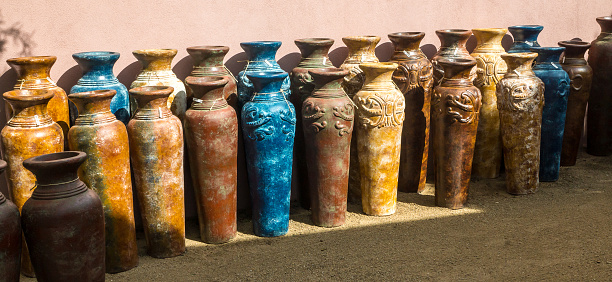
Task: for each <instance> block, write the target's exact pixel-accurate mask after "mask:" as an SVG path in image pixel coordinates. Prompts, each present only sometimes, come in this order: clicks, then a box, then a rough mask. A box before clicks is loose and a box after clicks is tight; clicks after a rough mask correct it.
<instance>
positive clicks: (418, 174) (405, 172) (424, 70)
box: [389, 32, 433, 193]
mask: <svg viewBox="0 0 612 282" xmlns="http://www.w3.org/2000/svg"><path fill="white" fill-rule="evenodd" d="M423 37H425V33H423V32H398V33H391V34H389V39H390V40H391V43H393V46H394V47H395V52H394V53H393V55H392V56H391V59H390V60H389V61H390V62H394V63H397V64H398V66H399V67H398V68H397V70H396V71H395V72H394V73H393V82H395V85H397V86H398V87H399V89H400V90H401V91H402V93H403V95H404V99H405V100H406V109H405V110H404V113H405V119H404V125H403V128H402V151H401V157H400V168H399V171H400V172H399V180H398V184H397V188H398V189H399V191H402V192H419V193H421V192H423V191H424V190H425V179H426V177H427V159H428V155H429V117H430V115H429V113H430V106H431V103H430V101H431V91H432V86H433V68H432V65H431V63H430V62H429V60H428V59H427V57H426V56H425V54H423V52H421V49H420V48H419V44H420V43H421V40H422V39H423Z"/></svg>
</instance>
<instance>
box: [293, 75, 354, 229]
mask: <svg viewBox="0 0 612 282" xmlns="http://www.w3.org/2000/svg"><path fill="white" fill-rule="evenodd" d="M309 73H310V77H312V79H313V81H314V84H315V88H314V91H313V92H312V93H311V94H310V95H309V96H307V98H306V99H305V100H304V103H303V106H302V116H301V117H300V118H301V119H302V122H303V124H304V128H303V133H304V140H305V144H306V148H305V149H306V150H305V156H306V162H307V165H308V177H309V178H310V181H309V184H310V187H309V188H310V189H309V190H310V195H311V196H310V210H311V211H312V221H313V222H314V224H316V225H318V226H323V227H335V226H340V225H342V224H344V221H345V215H346V205H347V194H348V171H349V158H350V146H351V134H352V131H353V122H354V114H355V111H354V108H353V102H352V101H351V100H350V99H349V98H348V96H347V95H346V92H344V89H342V81H343V78H344V77H345V76H346V75H347V74H348V71H346V70H343V69H336V68H322V69H313V70H310V71H309Z"/></svg>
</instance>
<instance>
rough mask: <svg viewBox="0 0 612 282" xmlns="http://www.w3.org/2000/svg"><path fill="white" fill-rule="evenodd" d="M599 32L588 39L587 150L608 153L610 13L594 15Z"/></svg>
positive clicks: (611, 131)
mask: <svg viewBox="0 0 612 282" xmlns="http://www.w3.org/2000/svg"><path fill="white" fill-rule="evenodd" d="M597 23H598V24H599V26H601V33H600V34H599V36H598V37H597V38H596V39H595V40H593V42H591V49H589V65H590V66H591V68H593V84H592V88H591V94H590V96H589V110H588V112H587V153H589V154H591V155H594V156H609V155H612V127H611V126H610V125H611V124H612V94H610V93H612V16H607V17H600V18H597Z"/></svg>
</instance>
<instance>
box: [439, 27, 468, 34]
mask: <svg viewBox="0 0 612 282" xmlns="http://www.w3.org/2000/svg"><path fill="white" fill-rule="evenodd" d="M466 33H469V34H471V33H472V31H471V30H468V29H461V28H455V29H453V28H450V29H438V30H436V34H466Z"/></svg>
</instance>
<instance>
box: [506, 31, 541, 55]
mask: <svg viewBox="0 0 612 282" xmlns="http://www.w3.org/2000/svg"><path fill="white" fill-rule="evenodd" d="M543 29H544V27H543V26H541V25H515V26H511V27H508V31H510V34H512V37H513V38H514V42H513V43H512V46H510V49H508V53H528V52H531V51H530V49H531V47H540V44H539V43H538V35H540V32H542V30H543Z"/></svg>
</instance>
